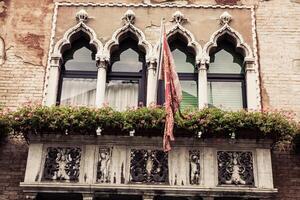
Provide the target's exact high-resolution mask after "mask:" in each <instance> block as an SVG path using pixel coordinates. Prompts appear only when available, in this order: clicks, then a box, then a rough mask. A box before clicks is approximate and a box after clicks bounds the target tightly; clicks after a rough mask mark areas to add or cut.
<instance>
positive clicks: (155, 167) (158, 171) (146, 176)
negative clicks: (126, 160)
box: [130, 149, 169, 183]
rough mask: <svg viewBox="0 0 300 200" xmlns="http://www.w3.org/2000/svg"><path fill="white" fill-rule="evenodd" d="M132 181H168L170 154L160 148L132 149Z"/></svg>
mask: <svg viewBox="0 0 300 200" xmlns="http://www.w3.org/2000/svg"><path fill="white" fill-rule="evenodd" d="M130 159H131V160H130V181H131V182H134V183H167V182H168V176H169V175H168V172H169V169H168V154H167V153H165V152H164V151H160V150H145V149H139V150H138V149H133V150H131V158H130Z"/></svg>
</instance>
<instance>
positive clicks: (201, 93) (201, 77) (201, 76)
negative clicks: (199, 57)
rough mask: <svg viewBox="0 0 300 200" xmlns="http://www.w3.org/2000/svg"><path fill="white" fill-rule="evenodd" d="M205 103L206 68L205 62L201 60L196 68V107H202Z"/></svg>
mask: <svg viewBox="0 0 300 200" xmlns="http://www.w3.org/2000/svg"><path fill="white" fill-rule="evenodd" d="M207 104H208V102H207V68H206V63H205V62H201V63H200V66H199V68H198V107H199V109H202V108H205V107H206V106H207Z"/></svg>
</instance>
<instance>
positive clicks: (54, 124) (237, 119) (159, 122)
mask: <svg viewBox="0 0 300 200" xmlns="http://www.w3.org/2000/svg"><path fill="white" fill-rule="evenodd" d="M182 115H183V117H182V116H179V115H177V116H176V117H175V132H176V134H177V135H179V136H187V135H185V134H186V133H189V135H188V136H191V135H196V134H197V133H198V132H201V133H202V136H203V137H221V138H229V137H231V136H232V135H234V136H235V137H236V138H250V139H258V138H273V139H275V141H291V140H292V138H293V137H294V136H295V135H296V134H300V133H299V130H300V129H299V124H297V123H296V122H295V121H293V120H290V119H289V118H288V117H286V116H285V115H283V114H281V113H279V112H246V111H236V112H229V111H223V110H220V109H217V108H206V109H203V110H200V111H198V110H185V111H184V112H183V113H182ZM164 122H165V110H164V108H162V107H156V106H153V107H142V108H137V109H130V110H126V111H124V112H118V111H115V110H113V109H112V108H109V107H104V108H100V109H93V108H87V107H65V106H59V107H57V106H53V107H46V106H40V105H38V106H25V107H22V108H20V109H18V110H17V111H15V112H9V113H6V114H2V115H0V128H1V131H2V132H3V131H4V132H6V133H7V132H8V131H9V130H11V129H13V130H14V132H15V133H17V134H18V133H19V134H23V135H24V136H25V137H27V135H28V134H30V133H34V134H44V133H47V134H49V133H50V134H51V133H52V134H65V133H66V131H67V133H68V134H96V129H97V128H98V127H100V128H101V129H102V130H103V134H106V133H108V132H114V134H127V135H128V132H129V131H130V130H133V129H134V130H136V132H138V133H139V134H143V133H145V132H147V130H148V132H149V131H150V132H151V131H152V132H153V133H154V132H159V133H162V132H163V129H164ZM2 132H1V134H3V133H2Z"/></svg>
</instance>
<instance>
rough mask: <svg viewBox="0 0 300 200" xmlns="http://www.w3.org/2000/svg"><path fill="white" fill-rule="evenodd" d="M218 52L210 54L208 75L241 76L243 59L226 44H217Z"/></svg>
mask: <svg viewBox="0 0 300 200" xmlns="http://www.w3.org/2000/svg"><path fill="white" fill-rule="evenodd" d="M219 48H220V49H219V50H218V51H217V52H216V53H214V54H212V55H211V56H210V57H211V60H210V64H209V68H208V73H230V74H241V73H244V70H243V67H242V66H243V57H242V56H241V55H240V54H238V53H236V52H235V49H234V48H233V46H232V45H231V44H230V43H228V42H223V43H221V44H219Z"/></svg>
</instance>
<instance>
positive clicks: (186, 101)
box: [158, 33, 198, 109]
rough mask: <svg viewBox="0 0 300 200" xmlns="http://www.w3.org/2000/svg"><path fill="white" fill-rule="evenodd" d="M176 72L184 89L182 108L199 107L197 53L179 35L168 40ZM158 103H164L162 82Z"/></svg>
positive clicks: (161, 83)
mask: <svg viewBox="0 0 300 200" xmlns="http://www.w3.org/2000/svg"><path fill="white" fill-rule="evenodd" d="M168 42H169V46H170V50H171V52H172V55H173V58H174V63H175V66H176V71H177V73H178V77H179V80H180V84H181V87H182V102H181V105H180V107H181V108H183V109H184V108H187V107H193V108H197V107H198V72H197V69H196V59H195V57H196V52H195V50H194V49H193V48H191V47H188V41H187V40H185V39H184V37H182V35H181V34H179V33H177V34H175V35H173V36H171V37H169V38H168ZM158 94H159V95H158V103H159V104H163V102H164V88H163V82H162V81H161V82H160V86H159V91H158Z"/></svg>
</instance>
